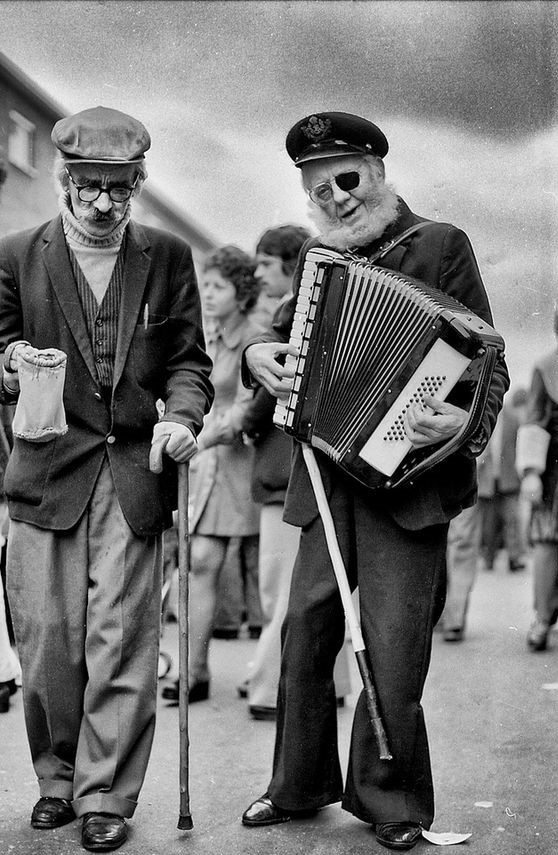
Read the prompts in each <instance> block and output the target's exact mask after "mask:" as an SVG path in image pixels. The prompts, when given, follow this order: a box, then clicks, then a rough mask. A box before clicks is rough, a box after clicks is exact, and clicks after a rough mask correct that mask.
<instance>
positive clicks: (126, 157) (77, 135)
mask: <svg viewBox="0 0 558 855" xmlns="http://www.w3.org/2000/svg"><path fill="white" fill-rule="evenodd" d="M51 139H52V142H53V143H54V145H55V146H56V148H58V149H59V150H60V151H61V152H62V154H63V155H64V158H65V159H66V160H68V161H86V162H92V163H104V162H110V163H138V162H139V161H140V160H143V158H144V154H145V152H146V151H147V149H148V148H149V146H150V145H151V138H150V136H149V133H148V132H147V130H146V128H145V127H144V126H143V125H142V123H141V122H140V121H138V120H137V119H134V118H133V117H132V116H128V115H126V113H121V112H120V110H111V109H110V108H109V107H92V108H91V109H89V110H82V111H81V113H76V114H75V115H74V116H66V118H64V119H60V121H58V122H56V124H55V126H54V127H53V129H52V133H51Z"/></svg>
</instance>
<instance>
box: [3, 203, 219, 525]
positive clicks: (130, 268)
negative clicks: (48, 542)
mask: <svg viewBox="0 0 558 855" xmlns="http://www.w3.org/2000/svg"><path fill="white" fill-rule="evenodd" d="M126 240H127V243H126V255H125V262H124V281H123V285H122V294H121V303H120V312H119V324H118V341H117V349H116V355H115V362H114V380H113V388H112V397H111V400H110V402H107V403H105V401H104V400H103V397H102V395H101V389H100V386H99V381H98V378H97V372H96V370H95V362H94V359H93V352H92V347H91V341H90V338H89V335H88V332H87V327H86V323H85V318H84V314H83V311H82V307H81V303H80V300H79V297H78V292H77V288H76V283H75V279H74V276H73V273H72V269H71V265H70V260H69V255H68V249H67V246H66V241H65V238H64V233H63V229H62V220H61V217H57V218H56V219H54V220H51V221H50V222H48V223H46V224H43V225H41V226H40V227H38V228H36V229H33V230H30V231H25V232H20V233H18V234H14V235H10V236H8V237H5V238H4V239H2V240H1V241H0V352H3V351H4V350H5V348H6V346H7V345H8V344H9V342H11V341H15V340H17V339H25V340H27V341H29V342H30V343H31V344H32V345H33V346H34V347H37V348H47V347H56V348H59V349H60V350H62V351H64V352H65V353H66V354H67V357H68V360H67V369H66V381H65V387H64V407H65V411H66V419H67V422H68V432H67V433H66V434H65V435H64V436H60V437H58V438H56V439H55V440H52V441H50V442H46V443H44V444H37V443H32V442H27V441H25V440H21V439H16V440H15V442H14V447H13V451H12V454H11V457H10V460H9V463H8V466H7V470H6V475H5V481H4V487H5V491H6V494H7V496H8V499H9V507H10V515H11V517H12V519H17V520H22V521H24V522H28V523H31V524H33V525H37V526H39V527H40V528H47V529H54V530H56V529H62V530H63V529H69V528H71V527H72V526H73V525H74V524H75V523H76V522H77V521H78V520H79V518H80V517H81V515H82V514H83V512H84V510H85V508H86V506H87V503H88V501H89V499H90V496H91V493H92V490H93V487H94V484H95V480H96V478H97V475H98V473H99V470H100V467H101V464H102V462H103V459H104V456H105V454H106V455H107V456H108V460H109V462H110V466H111V470H112V475H113V479H114V484H115V488H116V492H117V495H118V499H119V502H120V505H121V507H122V510H123V513H124V515H125V517H126V519H127V521H128V523H129V524H130V526H131V527H132V529H133V530H134V531H135V532H136V533H137V534H139V535H151V534H155V533H158V532H160V531H161V530H162V529H163V528H164V527H166V526H168V525H169V524H170V523H171V518H172V509H173V507H175V506H176V503H175V492H176V484H175V467H174V466H173V464H172V463H171V462H170V460H169V459H168V458H165V468H164V471H163V473H162V474H161V475H156V474H154V473H152V472H150V471H149V465H148V461H149V449H150V444H151V437H152V432H153V426H154V425H155V423H156V422H157V420H158V412H157V407H156V402H157V400H158V399H161V400H162V401H164V402H165V414H164V416H163V418H164V419H165V420H167V421H174V422H179V423H181V424H183V425H186V426H187V427H188V428H190V429H191V430H192V431H193V433H194V434H197V433H198V432H199V430H200V429H201V426H202V421H203V416H204V413H205V412H207V410H208V408H209V406H210V405H211V401H212V395H213V392H212V386H211V383H210V381H209V375H210V372H211V360H210V358H209V357H208V355H207V353H206V352H205V346H204V338H203V332H202V326H201V312H200V304H199V295H198V289H197V283H196V276H195V272H194V267H193V262H192V255H191V252H190V249H189V247H188V246H187V245H186V244H185V243H184V242H183V241H181V240H180V239H179V238H177V237H174V236H172V235H170V234H168V233H165V232H162V231H159V230H157V229H153V228H148V227H145V226H139V225H137V224H134V223H132V222H130V223H129V225H128V228H127V236H126ZM146 306H147V312H148V317H147V324H146V323H145V320H144V318H145V312H146V309H145V307H146ZM0 400H3V401H4V402H9V401H10V400H13V399H11V398H10V396H9V395H7V394H6V393H5V392H4V391H3V392H2V394H1V395H0Z"/></svg>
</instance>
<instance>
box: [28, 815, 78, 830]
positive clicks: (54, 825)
mask: <svg viewBox="0 0 558 855" xmlns="http://www.w3.org/2000/svg"><path fill="white" fill-rule="evenodd" d="M75 818H76V817H75V816H73V817H72V818H71V819H65V820H64V821H63V822H54V823H53V822H37V820H33V819H32V820H31V828H44V829H49V828H62V826H63V825H68V824H69V823H70V822H73V821H74V819H75Z"/></svg>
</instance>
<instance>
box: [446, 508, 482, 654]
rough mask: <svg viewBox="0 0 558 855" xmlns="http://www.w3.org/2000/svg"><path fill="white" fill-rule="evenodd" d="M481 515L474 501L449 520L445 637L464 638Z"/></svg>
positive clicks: (473, 579)
mask: <svg viewBox="0 0 558 855" xmlns="http://www.w3.org/2000/svg"><path fill="white" fill-rule="evenodd" d="M480 535H481V515H480V509H479V504H478V502H476V503H475V504H474V505H471V507H470V508H464V509H463V510H462V511H461V513H460V514H458V515H457V516H456V517H454V518H453V519H452V520H450V524H449V529H448V549H447V556H446V562H447V596H446V604H445V606H444V611H443V613H442V618H441V624H442V633H443V639H444V641H463V637H464V635H465V625H466V620H467V610H468V608H469V597H470V594H471V591H472V589H473V585H474V583H475V577H476V574H477V563H478V560H479V556H480Z"/></svg>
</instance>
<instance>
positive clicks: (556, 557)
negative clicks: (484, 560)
mask: <svg viewBox="0 0 558 855" xmlns="http://www.w3.org/2000/svg"><path fill="white" fill-rule="evenodd" d="M554 333H555V335H556V336H558V310H555V312H554ZM516 466H517V470H518V472H519V475H520V477H521V493H522V496H523V497H524V498H525V500H526V501H527V502H529V504H530V506H531V520H530V525H529V538H530V542H531V544H532V548H533V553H532V554H533V584H534V611H535V614H534V618H533V621H532V623H531V626H530V627H529V631H528V633H527V646H528V648H529V650H532V651H533V652H539V651H543V650H546V648H547V645H548V636H549V632H550V628H551V627H552V626H553V625H554V624H555V623H556V620H557V619H558V350H557V349H556V348H554V349H553V350H552V351H551V352H550V353H548V354H547V355H546V356H544V357H543V358H542V359H540V360H539V361H538V362H537V363H536V364H535V367H534V369H533V374H532V379H531V387H530V390H529V398H528V402H527V408H526V414H525V422H524V424H522V425H521V426H520V427H519V431H518V437H517V459H516Z"/></svg>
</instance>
